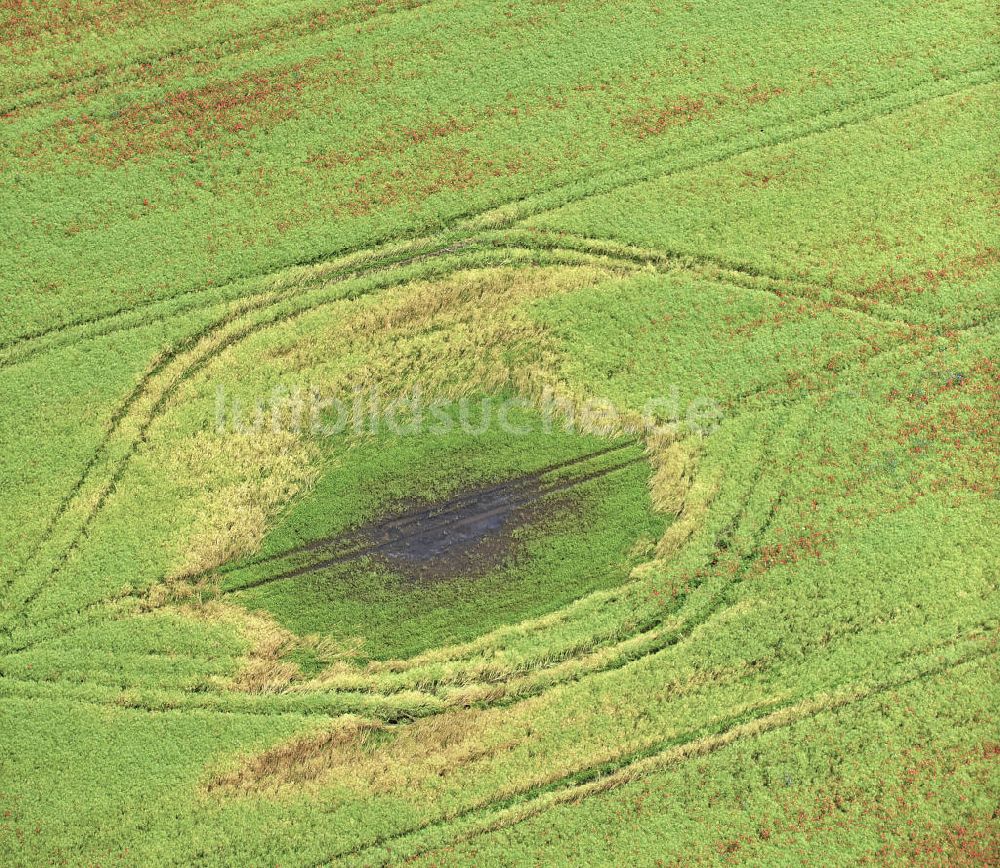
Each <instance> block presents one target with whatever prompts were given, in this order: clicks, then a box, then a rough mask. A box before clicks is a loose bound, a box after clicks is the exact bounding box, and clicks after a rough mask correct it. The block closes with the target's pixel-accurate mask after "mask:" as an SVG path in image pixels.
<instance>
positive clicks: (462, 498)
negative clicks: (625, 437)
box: [233, 444, 644, 590]
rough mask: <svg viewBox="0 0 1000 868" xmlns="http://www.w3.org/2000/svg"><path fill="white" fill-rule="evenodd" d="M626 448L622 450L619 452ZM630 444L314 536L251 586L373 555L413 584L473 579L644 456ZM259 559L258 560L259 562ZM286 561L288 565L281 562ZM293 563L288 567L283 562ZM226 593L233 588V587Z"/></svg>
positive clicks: (513, 554) (280, 558) (279, 557)
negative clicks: (587, 486)
mask: <svg viewBox="0 0 1000 868" xmlns="http://www.w3.org/2000/svg"><path fill="white" fill-rule="evenodd" d="M625 450H628V451H625ZM636 451H637V450H636V449H635V448H634V446H631V445H630V444H623V445H618V446H613V447H609V448H607V449H602V450H600V451H598V452H595V453H591V454H589V455H584V456H580V457H578V458H575V459H571V460H568V461H563V462H560V463H559V464H555V465H552V466H550V467H547V468H543V469H542V470H539V471H537V472H535V473H532V474H528V475H525V476H520V477H516V478H514V479H509V480H507V481H505V482H501V483H499V484H496V485H491V486H488V487H480V488H474V489H467V490H466V491H463V492H460V493H458V494H456V495H454V496H452V497H450V498H447V499H445V500H442V501H438V502H435V503H429V504H428V503H424V504H421V505H419V506H417V507H414V508H411V509H408V510H402V511H399V512H396V513H394V514H390V515H387V516H383V517H382V518H380V519H377V520H376V521H373V522H370V523H368V524H366V525H362V526H360V527H357V528H354V529H353V530H351V531H348V532H346V533H343V534H340V535H338V536H336V537H330V538H326V539H317V540H314V541H312V542H310V543H307V544H305V545H303V546H300V547H298V548H296V549H292V550H289V551H287V552H284V553H280V554H278V555H274V556H271V557H269V558H267V559H266V561H271V560H274V561H278V562H280V561H285V564H286V568H285V569H284V570H282V569H281V568H280V567H279V568H278V569H277V570H275V571H274V572H273V573H271V574H270V575H269V576H266V577H263V578H260V579H257V580H255V581H252V582H249V583H246V584H244V585H242V586H241V587H242V588H244V589H245V588H248V587H255V586H258V585H261V584H267V583H270V582H274V581H280V580H282V579H288V578H293V577H295V576H301V575H304V574H306V573H312V572H316V571H319V570H324V569H328V568H331V567H334V566H336V565H338V564H344V563H348V562H351V561H355V560H359V559H362V558H373V559H375V560H376V561H377V562H379V563H381V564H382V565H383V566H384V567H385V568H387V569H388V570H389V571H390V572H392V573H395V574H397V575H399V576H401V577H403V578H408V579H414V580H421V579H426V580H432V579H444V578H449V577H456V576H464V577H470V578H471V577H475V576H477V575H482V574H483V573H484V572H486V571H489V570H491V569H494V568H496V567H498V566H500V565H502V564H503V563H505V562H507V561H508V560H509V559H511V558H513V557H516V556H517V554H518V551H519V549H521V548H522V546H523V544H524V542H525V539H526V537H528V538H530V535H531V533H532V532H533V531H535V530H543V529H544V528H545V527H546V526H548V525H549V524H550V522H552V521H553V520H557V519H559V518H560V517H561V516H565V515H567V514H572V512H573V511H575V509H576V507H577V505H579V503H580V495H581V494H582V492H578V491H576V489H577V488H578V486H581V485H583V484H584V483H586V482H589V481H590V480H593V479H597V478H599V477H602V476H605V475H607V474H609V473H614V472H616V471H618V470H621V469H623V468H625V467H628V466H630V465H632V464H635V463H637V462H639V461H643V460H644V458H643V457H642V456H641V455H636ZM266 561H265V562H266ZM289 561H291V563H290V562H289ZM293 563H294V564H296V565H295V566H294V567H293V568H291V569H288V567H289V566H291V564H293ZM238 589H239V588H234V589H233V590H238Z"/></svg>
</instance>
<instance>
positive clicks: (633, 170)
mask: <svg viewBox="0 0 1000 868" xmlns="http://www.w3.org/2000/svg"><path fill="white" fill-rule="evenodd" d="M998 74H1000V66H987V67H981V68H978V69H975V70H972V71H969V72H966V73H963V74H961V75H959V76H956V77H955V79H952V80H948V79H938V80H933V81H923V82H919V83H917V84H916V85H914V86H913V87H910V88H906V89H903V90H899V91H887V92H886V93H884V94H882V95H880V96H877V97H870V98H867V99H858V100H857V101H855V102H853V103H849V104H847V105H846V106H845V105H838V106H836V107H834V108H831V109H830V110H828V111H825V112H821V113H819V114H816V115H813V116H810V117H805V118H800V119H797V120H793V121H790V122H788V123H786V124H785V125H784V127H783V130H782V131H779V132H777V133H775V134H771V135H766V134H765V135H756V136H750V137H748V140H747V139H742V140H737V141H729V142H723V143H722V144H721V145H720V144H718V143H716V144H715V145H714V146H705V147H704V148H703V149H702V150H703V151H708V153H706V154H704V155H701V156H695V157H693V158H688V159H685V157H684V155H677V154H673V153H670V152H665V153H663V154H660V155H658V156H657V155H653V156H651V157H647V158H644V159H642V160H638V161H635V162H634V163H631V164H628V165H626V166H618V167H615V168H613V169H608V170H604V171H599V172H595V173H593V174H591V175H585V176H583V177H578V178H576V179H573V180H572V181H567V182H561V183H558V184H554V185H553V186H552V187H550V188H548V189H545V190H542V191H538V192H535V193H532V194H526V195H524V196H520V197H517V198H513V199H510V200H508V201H507V202H505V203H501V204H499V205H494V206H491V207H489V208H487V209H485V210H482V209H475V208H473V209H469V210H467V211H464V212H461V213H458V214H455V215H453V216H452V217H450V218H449V219H448V220H446V221H445V223H444V228H443V229H442V230H441V231H440V232H438V233H435V234H434V235H426V234H425V230H426V229H427V228H428V227H426V226H423V227H416V228H415V229H414V230H413V231H410V232H403V233H399V234H398V235H395V236H391V237H387V238H385V239H382V240H381V241H380V243H379V244H378V245H377V246H376V247H374V248H371V247H365V246H363V245H358V246H355V247H345V248H341V249H339V250H336V251H327V252H323V253H314V254H311V255H309V256H306V257H301V258H299V259H297V260H294V261H290V262H287V263H285V264H284V265H281V266H279V267H278V271H279V272H280V271H284V270H292V269H295V268H300V267H307V266H311V265H316V264H318V263H322V262H327V261H330V260H331V259H342V258H347V257H350V256H354V255H357V254H364V253H367V252H371V253H373V254H377V253H378V251H379V250H380V249H384V248H386V247H388V246H391V245H394V244H399V243H404V242H411V243H414V244H417V243H420V242H421V241H428V242H433V241H434V240H435V239H441V244H442V245H444V244H447V243H448V241H451V242H461V241H467V240H469V239H470V238H472V237H474V236H475V235H476V234H478V233H479V232H480V231H481V230H482V229H483V228H484V227H488V228H490V229H502V228H508V227H511V226H513V225H514V224H515V223H517V222H519V221H522V220H525V219H527V218H528V217H532V216H537V215H539V214H542V213H545V212H547V211H551V210H555V209H557V208H561V207H563V206H566V205H570V204H573V203H574V202H579V201H581V200H584V199H587V198H591V197H593V196H597V195H604V194H607V193H610V192H614V191H616V190H620V189H624V188H627V187H630V186H635V185H637V184H641V183H644V182H646V181H649V180H652V179H654V178H656V177H668V176H670V175H674V174H679V173H682V172H686V171H692V170H695V169H698V168H702V167H704V166H708V165H713V164H715V163H720V162H725V161H726V160H729V159H733V158H735V157H739V156H742V155H744V154H747V153H752V152H753V151H756V150H760V149H763V148H768V147H774V146H777V145H782V144H787V143H790V142H793V141H797V140H800V139H803V138H808V137H810V136H813V135H818V134H822V133H826V132H830V131H832V130H835V129H840V128H843V127H846V126H855V125H858V124H863V123H867V122H869V121H871V120H875V119H877V118H879V117H884V116H887V115H890V114H894V113H895V112H897V111H904V110H906V109H909V108H912V107H914V106H916V105H919V104H921V103H924V102H929V101H932V100H934V99H939V98H944V97H948V96H951V95H954V94H956V93H960V92H962V91H964V90H968V89H972V88H975V87H980V86H983V85H987V84H990V83H993V82H995V81H996V77H997V75H998ZM949 81H953V82H954V85H953V86H951V87H948V86H946V85H947V84H948V83H949ZM907 97H912V98H910V99H907ZM895 100H900V103H899V104H898V105H897V104H895V103H894V101H895ZM883 104H884V105H883ZM866 107H867V108H870V109H872V110H871V111H868V112H865V111H864V109H865V108H866ZM855 110H857V111H860V114H859V116H858V117H852V116H851V112H852V111H855ZM671 163H672V164H673V165H671ZM691 255H693V256H695V257H697V256H698V254H691ZM682 256H687V254H682ZM729 267H733V266H732V264H730V265H729ZM737 267H738V266H737ZM269 273H271V274H274V273H276V272H275V271H271V272H269ZM263 276H264V275H263V274H261V273H257V272H254V273H248V274H238V275H234V276H233V277H232V278H231V279H230V280H229V281H228V282H227V284H225V285H224V286H228V285H231V284H236V283H239V282H241V281H246V280H253V279H255V278H260V277H263ZM224 286H222V287H220V286H215V287H193V288H191V289H188V290H184V291H182V292H180V293H176V294H174V295H172V296H170V297H168V298H162V299H155V300H151V301H149V302H146V303H144V305H143V309H145V310H148V311H153V310H155V309H157V308H159V307H168V306H170V305H173V304H176V303H177V302H178V300H179V299H182V298H183V297H184V296H185V295H198V294H204V293H207V292H219V291H220V290H222V289H224ZM246 297H252V296H246ZM222 302H224V299H223V300H222V301H215V300H213V301H212V302H211V303H222ZM189 309H190V308H184V310H189ZM135 310H136V308H135V306H130V307H123V308H119V309H117V310H114V311H111V312H108V313H105V314H98V315H94V316H92V317H87V318H84V319H81V320H77V321H73V322H68V323H63V324H59V325H55V326H51V327H49V328H46V329H41V330H38V331H36V332H33V333H31V334H29V335H24V336H21V337H18V338H13V339H10V340H8V341H6V342H5V343H2V344H0V370H2V369H3V368H4V367H8V366H10V365H14V364H18V363H20V362H21V361H24V360H27V359H29V358H31V357H33V356H34V355H37V353H39V352H45V351H46V350H47V349H48V348H49V347H50V346H53V347H54V346H62V345H65V344H64V343H59V342H55V343H50V344H49V345H45V344H44V341H45V339H50V338H56V337H57V336H60V335H63V334H67V335H69V342H70V343H73V342H75V340H86V339H87V338H89V337H91V335H87V334H85V335H79V336H75V338H74V337H73V336H72V335H71V333H72V332H73V331H74V330H81V329H84V330H85V329H86V328H88V327H94V328H97V329H98V332H97V333H96V334H95V335H93V336H102V335H106V334H113V333H114V332H116V331H118V330H127V329H129V328H134V327H135V326H129V325H126V324H122V325H121V326H120V327H115V326H114V325H112V324H111V321H112V320H115V319H118V318H127V317H129V316H130V315H132V314H134V312H135ZM105 324H107V326H108V327H107V328H104V326H105ZM40 341H41V342H43V343H42V344H41V345H36V346H35V347H31V346H30V345H31V344H32V343H36V344H37V343H38V342H40Z"/></svg>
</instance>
